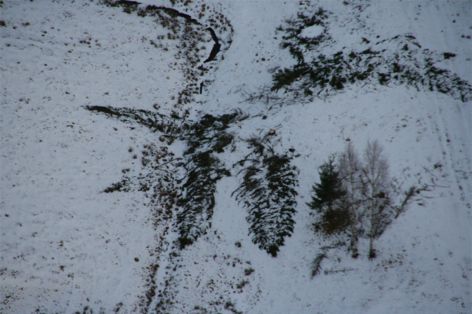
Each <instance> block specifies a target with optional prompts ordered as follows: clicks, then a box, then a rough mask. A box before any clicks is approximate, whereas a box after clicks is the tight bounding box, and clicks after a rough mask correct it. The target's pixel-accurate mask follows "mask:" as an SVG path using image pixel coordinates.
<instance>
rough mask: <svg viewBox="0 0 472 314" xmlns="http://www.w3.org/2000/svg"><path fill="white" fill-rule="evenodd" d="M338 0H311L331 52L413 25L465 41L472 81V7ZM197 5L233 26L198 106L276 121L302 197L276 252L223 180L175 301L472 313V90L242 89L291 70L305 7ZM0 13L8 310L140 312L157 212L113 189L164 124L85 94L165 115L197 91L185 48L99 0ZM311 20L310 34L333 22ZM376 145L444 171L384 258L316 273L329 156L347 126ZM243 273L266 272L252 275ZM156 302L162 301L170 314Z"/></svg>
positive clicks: (180, 271)
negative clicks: (320, 93)
mask: <svg viewBox="0 0 472 314" xmlns="http://www.w3.org/2000/svg"><path fill="white" fill-rule="evenodd" d="M344 2H345V3H344V4H343V2H341V1H329V0H323V1H321V0H320V1H312V2H311V6H313V7H323V8H325V9H326V10H328V11H330V12H334V13H335V14H336V17H337V18H336V20H335V21H334V22H331V24H330V25H329V27H330V29H329V30H330V32H331V35H332V37H333V39H334V40H335V42H336V43H335V44H334V45H336V46H337V47H338V48H340V47H349V46H353V45H356V44H358V43H359V42H360V41H361V38H362V37H367V36H371V37H373V38H375V36H377V35H378V36H380V37H381V38H390V37H393V36H395V35H398V34H405V33H410V34H414V36H415V37H416V38H417V40H418V41H419V42H420V43H421V44H422V45H423V46H424V47H425V48H428V49H431V50H434V51H438V52H441V53H442V52H446V51H447V52H453V53H455V54H456V57H454V58H451V59H447V60H444V62H443V63H442V64H441V66H442V67H444V68H445V69H448V70H451V71H453V72H454V73H457V74H458V75H459V76H461V77H462V78H463V79H465V80H467V81H469V82H472V71H471V69H472V60H471V58H472V45H471V43H472V41H471V39H470V36H471V35H472V22H471V21H472V2H471V1H468V0H462V1H460V0H459V1H452V0H448V1H443V0H434V1H429V0H428V1H426V0H425V1H387V0H381V1H360V0H352V1H344ZM143 3H146V4H156V5H166V6H171V5H172V4H171V3H170V2H167V1H157V0H156V1H154V0H146V1H143ZM203 3H204V4H205V5H206V6H207V7H208V8H211V9H212V10H214V11H216V12H220V13H221V14H223V15H224V16H225V17H226V18H227V19H228V20H229V21H230V23H231V24H232V27H233V29H234V33H233V38H232V43H231V46H230V48H229V49H228V50H227V51H223V52H221V54H220V55H219V56H218V58H217V60H216V61H213V63H214V67H213V69H212V70H211V71H210V72H208V73H207V74H206V75H207V77H205V78H204V79H207V80H208V82H211V84H207V85H205V88H204V90H203V93H202V94H201V95H194V102H193V103H192V104H190V105H189V107H188V108H189V110H190V111H191V113H192V115H194V116H199V115H202V114H204V113H212V114H221V113H227V112H228V111H230V110H231V109H236V108H239V109H241V110H242V111H243V112H246V113H248V114H249V115H250V117H251V118H250V119H247V120H244V121H243V122H241V123H240V124H239V125H236V126H233V127H232V128H231V130H232V131H233V132H234V133H235V134H237V137H238V139H240V140H241V142H240V143H242V140H243V139H247V138H249V137H251V136H253V135H263V134H266V133H267V132H268V131H269V130H271V129H273V130H275V131H276V134H277V138H278V140H279V142H278V144H277V145H278V147H280V148H284V149H288V148H291V147H293V148H295V150H296V152H297V153H298V154H299V155H300V156H299V157H297V158H295V159H294V164H295V165H296V166H297V167H298V169H299V170H300V174H299V181H300V182H299V186H298V187H297V190H298V193H299V195H298V196H297V202H298V205H297V214H296V217H295V220H296V225H295V231H294V233H293V235H292V236H291V237H290V238H287V239H286V243H285V245H284V246H283V247H281V250H280V252H279V254H278V256H277V257H276V258H273V257H271V256H270V255H268V254H267V253H266V252H264V251H262V250H260V249H258V247H257V246H256V245H255V244H253V243H252V241H251V238H250V236H249V235H248V224H247V222H246V218H245V217H246V210H245V209H244V208H243V207H241V206H240V205H239V204H238V203H237V202H236V201H235V200H234V198H233V197H232V196H231V193H232V192H233V191H234V190H235V189H236V187H237V186H238V184H239V183H240V178H239V177H237V176H231V177H227V178H224V179H223V180H221V181H220V182H219V183H218V186H217V195H216V206H215V209H214V216H213V219H212V228H211V230H210V232H209V233H208V234H207V235H205V236H203V237H201V238H200V239H199V240H198V241H197V242H196V243H194V244H193V245H192V246H190V247H188V248H186V249H184V250H183V251H182V252H181V261H180V262H179V264H178V265H177V266H178V267H175V268H173V269H172V275H173V277H174V278H173V281H172V284H173V287H172V289H173V291H174V294H173V303H174V305H173V306H172V307H171V311H172V313H205V311H204V310H205V309H206V311H207V312H208V313H220V312H224V313H231V312H232V309H235V310H237V311H240V312H242V313H373V314H374V313H402V314H403V313H438V314H439V313H472V301H471V300H472V295H471V292H472V291H471V280H472V279H471V278H472V277H471V276H472V231H471V230H472V228H471V226H472V179H471V178H472V141H471V137H472V109H471V105H472V103H470V102H466V103H464V102H461V101H459V100H456V99H453V98H452V97H449V96H447V95H444V94H439V93H437V92H429V91H418V90H416V89H414V88H412V87H407V86H403V85H398V86H395V85H391V86H388V87H385V86H373V87H369V88H364V87H363V86H361V85H351V86H349V87H347V88H346V89H344V90H343V91H341V92H339V93H338V94H336V95H334V96H332V97H329V98H326V99H315V100H314V101H312V102H309V103H293V104H289V105H287V104H285V105H277V104H275V103H274V101H273V100H272V99H270V98H267V99H261V100H260V101H257V102H255V103H254V102H248V101H247V99H248V97H249V95H251V94H252V93H254V92H257V91H258V90H261V89H262V88H263V87H265V86H270V84H271V80H272V78H271V70H272V69H274V68H275V67H285V66H290V65H292V64H294V61H293V59H292V58H291V56H290V55H289V53H288V52H287V51H286V50H282V49H280V47H279V43H280V42H279V40H278V39H276V31H275V30H276V28H277V27H278V26H279V25H281V24H282V23H283V22H284V20H285V19H288V18H291V17H294V16H296V14H297V12H298V10H299V4H298V1H284V0H270V1H269V0H251V1H249V0H241V1H217V0H205V1H203V0H196V1H193V2H192V3H190V4H188V5H187V6H184V5H183V4H180V2H179V1H177V3H176V4H175V7H176V8H177V9H179V10H183V11H185V12H187V13H188V14H190V15H192V16H195V17H197V16H198V12H200V8H201V5H202V4H203ZM360 8H361V9H362V10H361V9H360ZM0 10H1V15H0V16H1V17H0V20H4V21H5V23H6V26H4V27H0V34H1V37H0V73H1V77H0V83H1V93H2V94H1V99H0V100H1V102H0V106H1V107H0V108H1V109H0V110H1V112H0V113H1V114H0V141H1V143H0V147H1V148H0V166H1V168H0V171H1V173H0V313H33V312H35V311H39V312H40V313H74V312H75V311H82V310H83V309H84V308H85V307H88V308H89V309H93V311H94V313H95V312H99V311H100V310H102V311H103V312H105V313H109V312H113V311H116V312H118V313H134V312H140V311H141V310H142V308H141V307H140V303H139V301H140V298H142V297H143V295H144V294H145V291H146V281H145V280H146V278H147V267H148V266H149V265H150V264H152V263H153V261H154V259H155V256H153V253H152V252H153V248H154V247H155V246H156V245H159V243H158V241H159V240H158V239H156V232H158V231H159V230H156V228H157V229H159V228H163V226H157V227H156V226H153V224H152V223H151V209H150V208H149V206H147V200H146V199H145V198H144V194H143V193H142V192H127V193H103V192H102V191H103V189H104V188H106V187H108V186H110V184H111V183H114V182H117V181H119V180H120V178H121V175H122V169H127V168H139V162H138V161H136V160H135V159H133V154H134V153H135V152H138V151H140V150H141V149H142V147H143V145H145V144H149V143H155V142H158V139H157V137H158V135H156V133H153V132H150V131H149V130H148V129H145V128H143V127H141V126H139V125H136V126H130V125H129V124H123V123H121V122H119V121H117V120H113V119H109V118H106V117H105V116H99V115H96V114H93V113H91V112H89V111H87V110H85V109H84V106H86V105H110V106H115V107H131V108H138V109H147V110H152V108H153V104H155V103H158V104H159V105H161V108H162V110H163V111H164V112H165V113H168V112H169V111H170V110H172V109H173V106H174V100H175V98H176V97H177V95H178V93H179V91H180V90H181V89H182V88H183V86H184V82H183V80H184V75H183V73H182V71H181V65H182V63H183V62H185V61H184V60H181V59H176V58H175V55H176V51H177V50H178V49H179V48H178V45H177V43H176V41H173V40H163V41H162V45H163V47H165V49H163V47H160V48H156V47H154V46H153V45H151V44H150V43H149V40H150V39H155V38H156V36H158V35H160V34H165V30H164V29H163V28H162V27H161V26H159V24H157V23H155V22H154V21H153V18H150V17H146V18H142V17H139V16H137V15H136V14H126V13H124V12H122V11H121V10H120V9H119V8H111V7H107V6H105V5H103V4H100V3H98V2H97V1H89V0H80V1H79V0H77V1H54V0H35V1H32V2H30V1H3V7H2V8H0ZM355 10H361V11H359V12H360V13H359V14H357V15H355V14H353V12H357V11H355ZM208 11H209V10H208V9H207V12H208ZM206 18H207V17H206V16H205V15H204V16H203V17H201V20H205V19H206ZM205 21H206V20H205ZM205 23H206V22H205ZM306 31H308V29H307V30H306ZM311 31H313V32H311ZM311 31H310V34H305V35H304V36H316V34H317V33H316V32H318V31H320V29H319V28H315V29H312V30H311ZM315 31H316V32H315ZM467 36H468V37H467ZM204 44H205V47H206V48H205V49H206V51H208V50H209V49H208V47H207V45H208V43H204ZM333 49H334V48H333ZM279 96H280V97H284V95H283V93H282V92H280V95H279ZM264 115H266V116H267V117H268V118H267V119H264V118H263V116H264ZM374 139H377V140H379V142H380V143H382V145H383V146H384V148H385V151H386V156H388V159H389V161H390V173H391V175H392V176H395V177H398V178H400V179H401V180H404V181H405V186H408V184H411V183H414V180H415V175H416V174H417V173H425V172H424V171H425V170H424V169H434V165H441V166H440V167H439V168H438V169H434V170H431V171H433V172H434V178H435V180H436V183H437V186H436V187H435V189H434V190H432V191H430V192H428V193H426V195H425V198H424V201H423V203H422V204H418V203H414V204H412V205H411V206H410V208H409V209H408V211H406V212H405V213H404V214H403V215H401V216H400V218H399V219H397V220H396V221H395V222H394V223H393V224H392V225H391V226H389V228H388V230H387V231H386V232H385V234H384V235H382V237H381V238H380V239H379V240H378V242H377V250H378V256H377V258H376V259H374V260H372V261H370V260H368V259H367V257H366V254H361V256H360V257H359V258H358V259H356V260H354V259H352V258H351V257H350V256H349V254H348V253H345V252H343V251H341V250H340V251H339V252H337V253H336V255H335V256H334V257H331V258H330V260H329V261H328V262H326V264H325V265H324V268H323V271H322V272H321V274H320V275H318V276H316V277H314V278H311V277H310V266H311V263H312V261H313V259H314V257H315V256H316V254H317V253H318V252H319V250H320V246H321V245H322V244H323V243H322V241H320V240H319V239H318V238H317V237H316V236H315V234H314V233H313V231H312V229H311V224H312V222H311V219H312V218H311V216H310V209H309V208H308V206H307V205H306V202H308V201H309V200H310V197H311V196H310V195H311V187H312V185H313V184H314V183H315V181H316V180H318V174H317V169H318V167H319V166H320V165H321V164H322V163H323V162H324V161H325V160H326V159H327V157H328V156H329V155H330V154H331V153H335V152H339V151H340V150H342V149H343V147H344V145H345V144H346V140H349V141H351V142H353V143H354V144H355V146H356V147H357V148H358V150H361V149H363V148H364V146H365V144H366V143H367V141H368V140H374ZM179 145H180V144H178V143H177V144H175V145H174V146H172V149H173V150H175V151H176V152H179V151H181V150H182V147H180V146H179ZM246 153H247V151H246V145H244V144H239V145H238V146H237V147H236V151H235V152H225V153H223V154H222V155H221V156H220V157H221V159H222V160H224V161H225V163H226V164H227V165H233V164H234V163H235V162H237V161H238V160H239V159H240V157H241V156H244V155H245V154H246ZM170 237H172V235H171V236H170ZM236 242H239V243H240V244H241V247H238V246H236V245H235V243H236ZM366 245H367V244H366V243H364V242H361V243H360V246H361V251H362V252H365V249H366ZM166 258H167V256H162V257H161V258H160V263H162V264H164V265H165V264H166V263H168V262H169V261H166ZM248 268H252V269H254V272H253V273H252V274H250V275H245V274H244V270H245V269H248ZM164 269H165V268H164V267H161V268H160V269H159V271H158V274H157V275H156V278H157V279H158V280H157V283H156V285H157V289H158V290H159V289H162V287H163V282H160V281H162V280H163V278H165V276H164V275H163V273H160V272H163V271H164ZM244 281H247V282H245V283H244V284H243V287H242V288H241V289H240V288H238V287H237V286H238V284H241V283H242V282H244ZM154 298H155V299H154V300H153V303H152V306H151V307H150V308H149V309H148V310H149V312H150V313H156V312H159V309H156V308H155V304H157V303H158V300H157V298H158V297H157V296H155V297H154ZM218 302H219V303H218ZM230 304H231V306H229V305H230Z"/></svg>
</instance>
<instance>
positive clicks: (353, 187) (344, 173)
mask: <svg viewBox="0 0 472 314" xmlns="http://www.w3.org/2000/svg"><path fill="white" fill-rule="evenodd" d="M361 168H362V166H361V162H360V161H359V157H358V155H357V153H356V151H355V150H354V145H352V143H351V142H349V143H348V144H347V145H346V148H345V150H344V152H343V153H342V154H341V155H340V157H339V176H340V178H341V180H342V181H343V186H344V190H345V191H346V193H345V195H344V196H343V197H342V198H341V200H340V204H341V206H342V207H344V208H345V209H347V211H348V213H349V231H348V232H349V236H350V238H351V239H350V245H349V249H350V251H351V255H352V257H353V258H357V257H358V256H359V249H358V242H359V230H360V224H361V219H362V217H361V216H362V213H361V212H360V210H361V205H362V198H361V197H362V195H361V193H360V192H361V189H360V188H361V180H360V179H361Z"/></svg>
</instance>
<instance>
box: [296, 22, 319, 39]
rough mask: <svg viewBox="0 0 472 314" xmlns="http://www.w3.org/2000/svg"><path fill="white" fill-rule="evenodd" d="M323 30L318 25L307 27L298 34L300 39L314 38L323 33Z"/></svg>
mask: <svg viewBox="0 0 472 314" xmlns="http://www.w3.org/2000/svg"><path fill="white" fill-rule="evenodd" d="M323 30H324V29H323V27H322V26H319V25H312V26H308V27H305V28H304V29H303V30H302V31H301V32H300V37H304V38H316V37H318V36H320V35H321V34H322V33H323Z"/></svg>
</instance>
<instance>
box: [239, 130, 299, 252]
mask: <svg viewBox="0 0 472 314" xmlns="http://www.w3.org/2000/svg"><path fill="white" fill-rule="evenodd" d="M248 144H249V148H250V149H251V153H249V154H248V155H247V156H246V158H245V159H243V160H241V161H240V162H239V166H242V167H244V168H243V169H242V170H241V171H242V173H243V181H242V182H241V185H240V186H239V187H238V188H237V189H236V190H235V191H234V192H233V194H234V195H235V196H236V199H237V200H238V202H239V203H241V204H242V205H243V206H244V207H246V208H247V209H248V216H247V218H246V219H247V221H248V223H249V234H251V235H252V241H253V242H254V243H255V244H257V245H258V246H259V248H261V249H263V250H265V251H266V252H267V253H269V254H271V255H272V256H274V257H275V256H277V253H278V251H279V249H280V247H281V246H283V244H284V241H285V238H286V237H289V236H290V235H291V234H292V233H293V228H294V224H295V221H294V220H293V217H294V215H295V212H296V210H295V206H296V200H295V197H296V195H297V192H296V190H295V188H296V187H297V185H298V178H297V175H298V170H297V169H296V168H295V167H294V166H292V165H291V164H290V162H291V160H292V158H293V151H289V152H286V153H284V154H278V153H276V152H275V151H274V148H273V147H272V144H271V142H270V140H269V137H267V136H266V137H264V138H262V139H260V138H252V139H250V140H248Z"/></svg>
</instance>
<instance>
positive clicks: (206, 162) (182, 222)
mask: <svg viewBox="0 0 472 314" xmlns="http://www.w3.org/2000/svg"><path fill="white" fill-rule="evenodd" d="M245 118H246V116H245V115H243V114H242V113H241V112H234V113H231V114H224V115H221V116H218V117H215V116H212V115H205V116H203V117H202V118H201V120H200V121H198V122H197V123H194V124H192V125H191V126H190V127H189V129H188V132H186V133H185V134H184V135H183V139H185V140H186V142H187V145H188V148H187V150H186V151H185V152H184V158H185V159H186V161H187V162H186V164H185V169H186V172H187V176H186V179H185V182H184V183H183V185H182V197H181V198H180V199H179V202H178V205H179V212H178V214H177V224H178V230H179V234H180V236H179V242H180V247H181V248H183V247H185V246H187V245H189V244H192V243H193V242H194V241H195V240H196V239H197V238H198V237H199V236H201V235H202V234H204V233H205V232H206V231H207V230H208V228H209V227H210V226H211V222H210V221H211V218H212V216H213V208H214V206H215V192H216V184H217V182H218V181H219V180H220V179H221V178H223V177H224V176H229V175H230V172H229V171H228V170H227V169H226V168H225V167H224V164H223V163H222V162H221V161H220V160H219V159H218V157H217V154H218V153H222V152H224V151H225V149H227V148H228V147H229V146H230V145H231V144H232V142H233V135H232V134H231V133H228V132H226V130H227V128H228V127H229V126H230V125H231V124H232V123H234V122H236V121H240V120H242V119H245Z"/></svg>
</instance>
